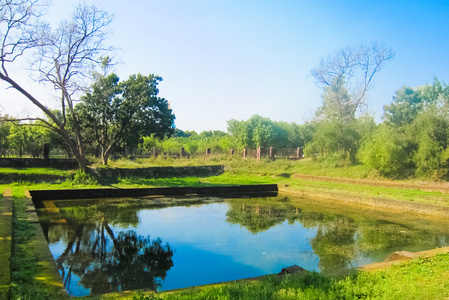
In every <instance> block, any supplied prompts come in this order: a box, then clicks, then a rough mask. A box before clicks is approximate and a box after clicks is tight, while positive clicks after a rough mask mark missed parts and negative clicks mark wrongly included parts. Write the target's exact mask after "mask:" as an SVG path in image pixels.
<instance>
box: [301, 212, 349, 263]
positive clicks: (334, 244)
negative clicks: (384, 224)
mask: <svg viewBox="0 0 449 300" xmlns="http://www.w3.org/2000/svg"><path fill="white" fill-rule="evenodd" d="M317 227H318V228H317V234H316V236H315V237H314V238H313V239H311V241H310V245H311V246H312V249H313V251H314V252H315V254H316V255H318V256H319V257H320V262H319V267H320V269H321V270H323V271H330V270H338V269H343V268H347V267H351V259H352V258H354V257H355V256H356V249H355V248H356V245H355V240H354V237H355V232H356V231H357V227H358V226H357V224H356V223H355V222H354V220H352V219H350V218H346V217H343V216H340V215H334V216H327V217H325V218H323V219H322V220H321V223H320V224H319V225H318V226H317Z"/></svg>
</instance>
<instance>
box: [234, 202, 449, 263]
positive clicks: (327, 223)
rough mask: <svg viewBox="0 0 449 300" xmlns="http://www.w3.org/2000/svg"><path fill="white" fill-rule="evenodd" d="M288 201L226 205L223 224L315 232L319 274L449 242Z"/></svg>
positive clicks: (255, 230) (394, 225) (396, 225)
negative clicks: (293, 227) (359, 261)
mask: <svg viewBox="0 0 449 300" xmlns="http://www.w3.org/2000/svg"><path fill="white" fill-rule="evenodd" d="M288 201H289V200H288V198H285V199H283V201H279V202H273V201H270V202H267V201H266V199H265V198H261V199H247V200H233V201H231V202H229V210H228V212H227V213H226V216H227V218H226V221H227V222H228V223H231V224H240V225H241V226H243V227H245V228H246V229H247V230H248V231H250V232H251V233H258V232H262V231H266V230H268V229H269V228H271V227H273V226H276V225H278V224H282V223H283V222H285V221H286V220H288V222H289V223H290V224H292V223H294V222H298V223H300V224H302V226H303V227H305V228H309V229H311V228H315V230H316V232H317V233H316V236H315V237H314V238H312V239H311V240H310V245H311V246H312V249H313V251H314V253H315V254H316V255H318V256H319V258H320V262H319V267H320V269H321V270H323V271H333V270H338V269H342V268H348V267H352V265H351V261H352V260H353V259H356V258H357V257H358V256H359V255H363V256H367V257H371V256H373V255H380V256H382V255H388V254H389V253H391V252H393V251H398V250H404V249H407V247H412V246H414V245H420V246H422V245H426V246H427V247H428V248H429V249H430V248H432V247H438V246H443V245H445V244H446V241H447V240H449V238H445V237H441V240H440V239H439V238H438V237H435V236H434V235H432V234H429V233H428V232H426V231H424V230H419V229H415V228H411V227H408V226H406V225H403V224H399V223H393V222H387V221H383V220H376V219H369V218H366V217H358V218H356V219H354V218H350V217H348V216H345V215H340V214H332V213H323V212H317V211H313V209H307V210H305V209H302V208H298V206H296V205H293V204H292V203H290V202H288ZM385 258H386V257H384V258H382V259H385Z"/></svg>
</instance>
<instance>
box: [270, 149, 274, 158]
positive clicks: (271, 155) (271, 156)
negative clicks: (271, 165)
mask: <svg viewBox="0 0 449 300" xmlns="http://www.w3.org/2000/svg"><path fill="white" fill-rule="evenodd" d="M270 158H271V159H272V158H273V147H270Z"/></svg>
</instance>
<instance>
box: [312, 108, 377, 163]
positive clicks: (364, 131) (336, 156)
mask: <svg viewBox="0 0 449 300" xmlns="http://www.w3.org/2000/svg"><path fill="white" fill-rule="evenodd" d="M374 128H375V124H374V120H373V117H372V116H369V115H366V116H363V117H361V118H359V119H354V120H352V121H351V122H349V123H347V124H343V123H342V122H340V121H339V120H337V119H335V120H331V121H323V122H320V123H318V124H317V125H316V131H315V133H314V136H313V140H312V141H311V142H309V143H308V144H307V145H306V147H305V149H304V153H305V155H306V156H307V157H312V158H314V159H319V160H325V161H327V162H328V163H330V164H331V165H338V164H340V163H341V162H342V161H348V162H350V163H355V162H356V155H357V151H358V149H359V145H360V143H361V141H362V140H364V139H367V138H368V137H369V136H371V134H372V132H373V131H374Z"/></svg>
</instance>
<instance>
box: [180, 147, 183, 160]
mask: <svg viewBox="0 0 449 300" xmlns="http://www.w3.org/2000/svg"><path fill="white" fill-rule="evenodd" d="M183 156H184V148H181V151H180V152H179V157H180V158H182V157H183Z"/></svg>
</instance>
